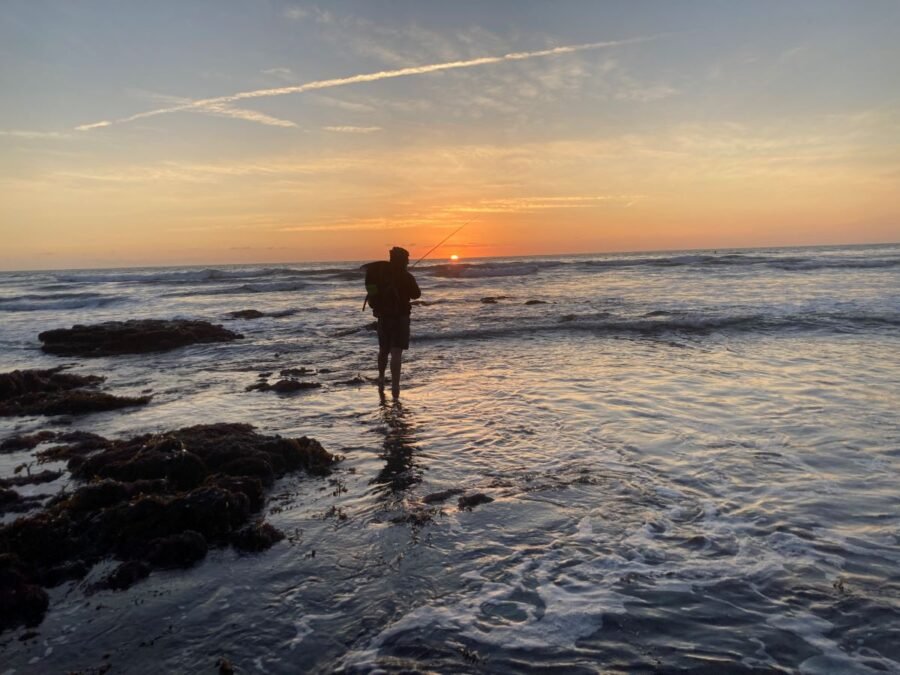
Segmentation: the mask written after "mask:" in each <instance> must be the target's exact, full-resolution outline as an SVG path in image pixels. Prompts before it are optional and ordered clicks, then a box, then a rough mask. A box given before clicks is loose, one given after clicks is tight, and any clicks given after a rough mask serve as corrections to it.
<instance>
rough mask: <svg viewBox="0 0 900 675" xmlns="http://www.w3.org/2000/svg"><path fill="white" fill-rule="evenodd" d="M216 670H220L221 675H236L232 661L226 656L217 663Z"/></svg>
mask: <svg viewBox="0 0 900 675" xmlns="http://www.w3.org/2000/svg"><path fill="white" fill-rule="evenodd" d="M216 668H218V669H219V675H234V667H233V666H232V665H231V661H229V660H228V659H226V658H225V657H224V656H223V657H222V658H221V659H219V660H218V661H216Z"/></svg>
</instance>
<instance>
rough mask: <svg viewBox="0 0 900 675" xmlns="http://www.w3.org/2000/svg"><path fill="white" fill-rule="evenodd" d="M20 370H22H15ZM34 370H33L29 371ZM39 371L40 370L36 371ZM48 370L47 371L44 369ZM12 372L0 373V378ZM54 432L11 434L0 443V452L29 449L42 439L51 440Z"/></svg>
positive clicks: (42, 440)
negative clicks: (11, 435) (10, 436)
mask: <svg viewBox="0 0 900 675" xmlns="http://www.w3.org/2000/svg"><path fill="white" fill-rule="evenodd" d="M16 372H22V371H16ZM26 372H28V371H26ZM31 372H35V371H31ZM38 372H40V371H38ZM44 372H48V371H44ZM11 374H12V373H4V374H2V375H0V380H2V378H4V377H6V376H8V375H11ZM55 436H56V434H55V433H54V432H52V431H39V432H38V433H36V434H30V435H22V436H13V437H12V438H7V439H6V440H5V441H3V442H2V443H0V453H7V452H16V451H18V450H31V449H32V448H35V447H37V446H38V445H40V444H41V443H43V442H44V441H49V440H52V439H53V438H54V437H55Z"/></svg>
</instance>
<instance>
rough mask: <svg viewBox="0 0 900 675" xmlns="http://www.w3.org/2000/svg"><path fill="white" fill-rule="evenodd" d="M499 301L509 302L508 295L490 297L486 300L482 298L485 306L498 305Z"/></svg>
mask: <svg viewBox="0 0 900 675" xmlns="http://www.w3.org/2000/svg"><path fill="white" fill-rule="evenodd" d="M498 300H509V296H508V295H489V296H487V297H486V298H482V299H481V302H482V303H484V304H485V305H496V304H497V301H498Z"/></svg>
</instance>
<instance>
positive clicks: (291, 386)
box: [245, 380, 322, 394]
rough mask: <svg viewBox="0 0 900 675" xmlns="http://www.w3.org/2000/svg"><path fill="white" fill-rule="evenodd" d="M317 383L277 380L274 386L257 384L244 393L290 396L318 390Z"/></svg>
mask: <svg viewBox="0 0 900 675" xmlns="http://www.w3.org/2000/svg"><path fill="white" fill-rule="evenodd" d="M321 386H322V385H321V383H319V382H301V381H300V380H278V382H276V383H275V384H269V383H268V382H257V383H256V384H251V385H250V386H249V387H247V388H246V390H245V391H274V392H278V393H279V394H290V393H293V392H295V391H303V390H304V389H318V388H319V387H321Z"/></svg>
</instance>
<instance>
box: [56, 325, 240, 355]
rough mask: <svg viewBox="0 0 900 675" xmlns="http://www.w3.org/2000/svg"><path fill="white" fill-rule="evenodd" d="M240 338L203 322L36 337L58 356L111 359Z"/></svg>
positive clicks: (61, 331) (96, 328) (79, 327)
mask: <svg viewBox="0 0 900 675" xmlns="http://www.w3.org/2000/svg"><path fill="white" fill-rule="evenodd" d="M241 337H242V336H241V335H239V334H237V333H233V332H232V331H230V330H226V329H225V328H223V327H222V326H219V325H215V324H211V323H209V322H207V321H190V320H187V319H170V320H163V319H132V320H130V321H110V322H107V323H101V324H95V325H92V326H82V325H76V326H73V327H72V328H59V329H56V330H48V331H44V332H43V333H41V334H40V335H38V339H39V340H40V341H41V342H43V343H44V344H43V346H42V349H43V350H44V351H45V352H47V353H49V354H57V355H59V356H113V355H117V354H143V353H147V352H161V351H168V350H170V349H176V348H178V347H184V346H186V345H191V344H205V343H210V342H228V341H231V340H237V339H239V338H241Z"/></svg>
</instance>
